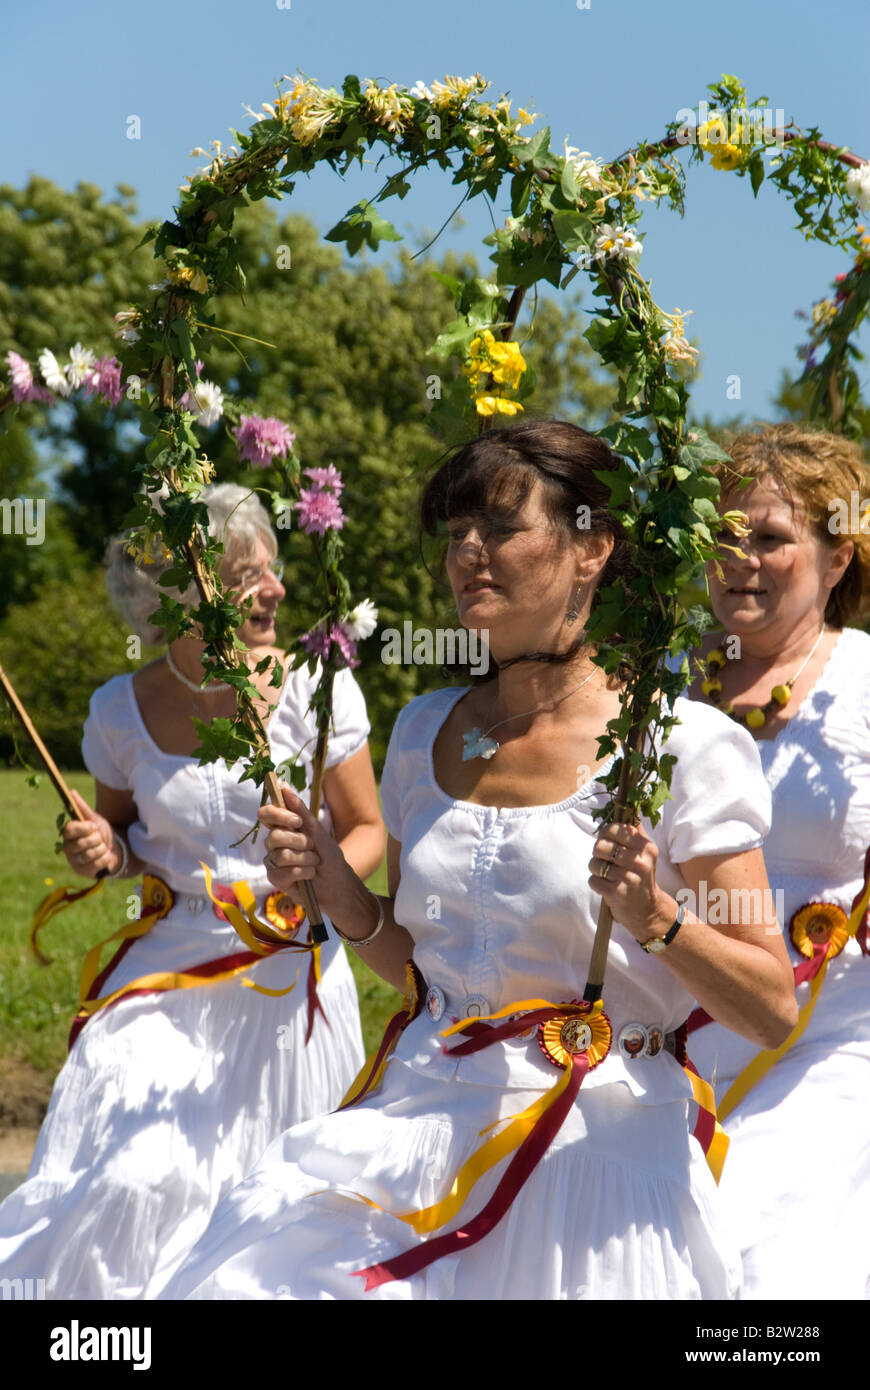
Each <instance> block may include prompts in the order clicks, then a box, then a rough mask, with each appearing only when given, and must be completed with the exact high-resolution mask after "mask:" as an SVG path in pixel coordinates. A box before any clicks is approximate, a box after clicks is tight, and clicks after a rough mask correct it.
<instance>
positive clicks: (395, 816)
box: [381, 711, 404, 844]
mask: <svg viewBox="0 0 870 1390" xmlns="http://www.w3.org/2000/svg"><path fill="white" fill-rule="evenodd" d="M403 713H404V711H402V714H403ZM402 714H400V715H399V717H398V719H397V720H396V722H395V724H394V725H393V732H392V733H391V734H390V743H389V747H388V748H387V756H386V759H385V761H384V771H383V774H382V776H381V811H382V814H383V817H384V825H385V826H386V827H387V830H388V831H389V833H390V834H391V835H392V837H393V839H394V840H398V842H399V844H401V843H402V814H401V811H402V798H401V780H400V767H401V762H402V755H401V735H402V722H403V721H402Z"/></svg>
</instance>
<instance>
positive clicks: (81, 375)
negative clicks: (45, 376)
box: [66, 343, 97, 387]
mask: <svg viewBox="0 0 870 1390" xmlns="http://www.w3.org/2000/svg"><path fill="white" fill-rule="evenodd" d="M96 360H97V357H96V353H94V352H92V351H91V349H90V348H85V347H82V345H81V343H74V344H73V346H72V347H71V348H70V350H69V366H68V367H67V369H66V375H67V380H68V381H69V384H70V386H72V387H79V386H81V385H82V384H83V383H84V381H85V379H86V377H87V376H88V374H89V373H90V370H91V368H92V367H93V365H94V363H95V362H96Z"/></svg>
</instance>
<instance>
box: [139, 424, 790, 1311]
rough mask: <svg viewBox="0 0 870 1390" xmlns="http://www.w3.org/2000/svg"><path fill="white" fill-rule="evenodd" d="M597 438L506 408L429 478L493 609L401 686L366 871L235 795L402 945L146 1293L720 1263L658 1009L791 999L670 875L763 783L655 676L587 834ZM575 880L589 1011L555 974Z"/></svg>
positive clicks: (362, 947) (569, 1277)
mask: <svg viewBox="0 0 870 1390" xmlns="http://www.w3.org/2000/svg"><path fill="white" fill-rule="evenodd" d="M613 466H614V460H613V457H612V455H611V454H610V452H609V449H608V447H607V445H606V444H604V443H603V442H602V441H600V440H598V439H596V438H594V437H593V436H592V435H590V434H587V433H586V432H585V431H584V430H581V429H578V428H577V427H576V426H573V425H567V424H559V423H555V422H539V423H528V424H523V425H521V426H518V427H512V428H508V429H505V430H500V431H495V432H492V433H490V434H487V435H484V436H483V437H482V438H480V439H478V440H475V441H474V442H472V443H471V444H469V445H467V446H466V447H465V448H463V449H461V450H460V451H459V452H458V453H457V454H456V455H455V456H454V457H453V458H451V459H450V460H449V461H448V462H447V463H445V464H444V465H443V466H442V468H441V469H440V470H439V472H438V473H437V474H436V476H435V477H434V478H433V480H432V481H431V482H430V484H429V486H428V487H427V489H426V492H425V495H424V498H423V524H424V526H425V528H426V529H427V531H428V532H429V533H430V534H432V533H434V532H435V531H436V530H440V529H442V528H443V527H445V526H446V530H447V555H446V567H447V573H448V575H449V578H450V582H451V585H452V588H453V593H454V595H455V598H456V604H457V608H458V612H459V618H460V621H461V622H462V623H463V624H464V625H465V626H466V627H468V628H474V629H478V630H482V629H485V630H487V631H488V633H489V644H490V652H491V655H492V657H493V658H494V660H495V663H496V666H497V676H496V679H494V680H491V681H487V682H485V683H482V684H479V685H478V686H476V687H474V688H472V689H470V690H464V689H457V688H453V689H446V690H439V691H436V692H434V693H433V694H430V695H424V696H422V697H420V698H419V699H416V700H414V701H412V702H411V704H410V705H408V706H407V708H406V709H404V710H403V711H402V713H401V715H400V716H399V719H398V721H397V723H396V727H395V729H394V731H393V736H392V740H391V743H390V749H389V753H388V756H387V763H386V767H385V770H384V777H383V782H382V787H381V791H382V799H383V807H384V816H385V820H386V822H387V827H388V830H389V832H390V845H389V852H388V863H389V875H390V879H389V882H390V895H389V897H387V898H382V899H380V900H379V901H375V900H373V899H372V896H371V894H369V893H367V891H366V890H365V888H364V887H363V885H362V884H361V883H360V881H359V879H358V878H357V877H356V876H355V875H354V874H353V873H352V872H351V870H350V869H349V868H348V866H347V865H346V864H345V862H344V861H343V858H342V856H341V854H340V853H338V852H337V851H336V849H335V848H334V847H333V845H331V844H330V843H329V842H328V841H327V839H326V837H324V836H323V835H322V834H321V832H320V831H319V829H318V828H317V826H316V825H315V824H314V823H313V821H312V820H311V818H310V816H309V815H308V814H307V812H306V810H305V808H304V807H303V806H302V804H301V803H300V802H299V800H298V799H297V798H296V797H294V796H293V795H292V793H291V792H290V791H289V790H287V791H285V802H286V809H283V810H282V809H281V808H277V807H273V808H271V809H265V810H263V811H262V812H261V820H262V821H263V823H264V824H265V825H267V826H268V827H269V836H268V839H267V842H266V843H267V845H268V848H269V852H270V861H271V864H272V865H273V866H274V867H273V868H271V869H270V878H271V880H272V882H273V883H274V884H275V885H276V886H281V887H282V888H283V889H284V890H285V891H288V892H292V891H293V886H294V885H295V884H296V883H297V881H298V880H299V879H300V878H310V879H312V880H313V881H314V883H315V886H316V888H317V890H318V892H319V893H321V895H322V900H323V902H324V905H325V906H327V907H328V909H329V911H330V914H331V916H332V919H333V921H334V922H335V924H336V928H337V930H339V931H340V932H341V934H342V935H343V936H344V937H345V939H346V940H348V941H349V942H350V943H351V944H352V945H354V946H355V947H356V948H357V949H358V950H359V952H360V955H361V956H362V958H363V959H364V960H365V961H366V962H367V963H368V964H369V965H370V966H371V967H372V968H373V969H375V970H376V971H378V972H379V973H380V974H381V975H382V976H383V977H384V978H385V979H388V980H390V981H392V982H393V983H395V984H397V985H400V986H402V985H403V984H404V982H405V980H406V962H407V961H408V960H409V958H410V957H413V967H412V969H411V984H412V987H413V988H412V990H411V993H410V996H409V1005H408V1008H407V1010H406V1012H405V1016H404V1019H399V1017H398V1016H397V1019H396V1021H395V1022H394V1024H393V1025H392V1026H391V1028H390V1029H388V1033H387V1037H386V1038H385V1044H384V1046H383V1047H382V1049H381V1052H380V1054H379V1055H378V1057H377V1059H375V1061H374V1062H373V1064H372V1066H371V1067H369V1064H367V1067H366V1068H364V1070H363V1072H362V1073H361V1075H360V1077H359V1078H358V1081H357V1083H356V1085H355V1086H354V1088H353V1089H352V1091H351V1094H350V1096H349V1097H348V1098H347V1100H346V1102H345V1104H344V1106H343V1107H342V1108H341V1109H340V1110H339V1111H338V1112H337V1113H335V1114H333V1115H330V1116H327V1117H325V1118H323V1119H321V1120H318V1121H312V1122H311V1123H309V1124H305V1125H300V1126H297V1127H296V1128H295V1129H292V1130H289V1131H288V1132H287V1133H286V1134H284V1135H283V1136H282V1137H281V1138H280V1139H279V1140H277V1141H276V1142H275V1143H274V1144H273V1145H272V1146H271V1148H270V1149H269V1150H268V1152H267V1153H266V1154H265V1155H264V1158H263V1161H262V1163H261V1164H260V1165H259V1167H258V1169H257V1171H256V1172H255V1173H254V1174H252V1175H251V1177H250V1178H249V1179H248V1180H247V1181H246V1182H244V1183H242V1184H241V1185H240V1186H239V1187H238V1188H237V1189H236V1191H235V1192H234V1193H233V1194H231V1196H230V1197H229V1198H228V1199H227V1200H226V1201H225V1202H224V1203H222V1205H221V1206H220V1207H219V1208H218V1210H217V1211H216V1213H215V1215H214V1217H213V1220H212V1223H211V1225H210V1227H209V1230H208V1231H207V1233H206V1235H205V1236H204V1237H203V1238H202V1240H201V1241H200V1243H199V1244H198V1245H197V1247H196V1248H195V1249H194V1250H193V1251H192V1253H191V1255H190V1256H189V1258H188V1260H187V1261H186V1263H185V1265H184V1266H183V1267H182V1269H181V1270H180V1272H179V1274H178V1275H177V1276H176V1278H175V1279H174V1280H172V1281H171V1283H170V1284H169V1285H168V1287H167V1288H166V1289H165V1290H164V1295H163V1296H165V1297H180V1296H184V1295H188V1294H192V1295H193V1296H196V1297H202V1298H240V1297H242V1298H268V1297H273V1298H274V1297H276V1296H286V1297H291V1298H340V1299H347V1298H355V1297H366V1296H368V1297H383V1298H387V1299H391V1298H392V1299H408V1298H438V1299H449V1298H454V1299H477V1298H490V1299H493V1298H494V1299H498V1298H522V1299H556V1298H571V1299H576V1298H584V1297H586V1298H608V1297H624V1298H638V1299H639V1298H661V1299H663V1298H698V1297H706V1298H720V1297H727V1296H729V1295H730V1294H733V1293H734V1291H735V1289H736V1286H737V1279H738V1272H737V1268H736V1266H735V1264H734V1262H733V1261H732V1260H731V1258H730V1255H729V1242H728V1240H727V1238H726V1236H725V1233H724V1232H723V1231H721V1230H720V1229H719V1227H718V1224H717V1219H716V1215H715V1188H714V1184H713V1179H712V1176H711V1174H710V1172H709V1171H708V1169H707V1167H706V1165H705V1163H704V1158H703V1154H702V1151H701V1148H700V1146H699V1144H698V1143H697V1142H696V1141H695V1140H694V1138H692V1137H691V1136H690V1134H689V1131H688V1128H687V1109H688V1106H689V1103H690V1100H691V1096H692V1094H693V1091H692V1086H691V1082H690V1078H689V1076H688V1074H687V1072H686V1071H685V1070H684V1068H683V1067H682V1066H681V1065H680V1064H679V1062H678V1061H677V1059H676V1057H675V1055H674V1053H675V1052H678V1051H679V1047H678V1043H677V1042H676V1040H675V1037H674V1034H675V1033H676V1031H677V1030H678V1029H679V1026H680V1025H681V1024H682V1023H683V1021H684V1019H685V1018H686V1016H687V1014H688V1012H689V1008H690V1005H691V998H692V994H693V993H695V994H697V995H698V997H699V998H701V999H702V1000H703V1001H704V1003H705V1006H706V1007H707V1008H708V1009H710V1011H711V1012H713V1013H714V1014H715V1015H716V1016H717V1017H719V1018H721V1019H722V1020H723V1021H724V1022H726V1023H727V1024H728V1025H729V1026H731V1027H734V1028H738V1029H740V1030H741V1031H743V1032H745V1033H746V1034H747V1035H748V1036H750V1037H751V1038H753V1039H754V1040H755V1041H756V1042H758V1043H760V1044H761V1045H768V1044H775V1043H777V1042H779V1041H780V1040H781V1039H782V1038H783V1037H784V1036H785V1035H786V1034H787V1032H788V1031H789V1029H790V1027H791V1026H792V1024H793V1022H794V1015H793V1009H794V1005H793V1000H792V999H791V991H790V979H789V972H788V969H787V964H786V960H785V952H784V948H783V946H782V942H781V941H780V940H778V939H775V938H774V937H773V936H770V937H768V936H765V935H764V934H761V935H760V936H758V935H757V934H756V933H754V932H752V931H750V930H749V929H746V928H743V927H741V926H740V925H729V926H725V927H722V928H719V929H712V928H709V927H707V926H706V925H705V924H704V923H703V922H702V921H699V920H698V919H697V918H696V917H694V916H693V915H692V914H690V913H686V914H685V916H684V917H682V919H681V914H679V913H678V911H677V903H676V902H675V899H674V893H675V892H676V890H677V889H678V888H680V887H683V886H685V885H686V884H688V885H690V886H692V887H695V888H697V886H698V882H699V880H700V879H701V878H705V879H707V880H709V881H710V882H712V883H715V884H716V885H717V886H721V887H724V888H726V889H729V888H731V887H749V886H752V887H755V886H760V887H762V888H763V887H764V886H765V885H766V878H765V874H764V865H763V861H762V857H761V852H760V845H761V840H762V837H763V835H764V833H765V831H766V829H767V823H768V819H767V804H766V803H767V797H766V792H765V788H764V783H763V779H762V778H761V776H760V771H759V767H758V759H757V754H756V752H755V749H754V747H753V744H752V741H751V739H750V738H749V736H748V735H747V734H746V733H745V731H743V730H739V729H736V728H735V727H734V726H733V725H732V724H730V723H729V721H728V720H726V719H725V718H723V716H722V715H720V714H718V713H717V712H716V711H714V710H707V709H703V708H702V707H701V706H698V705H691V704H689V703H688V702H687V701H680V702H678V712H679V715H680V718H681V720H682V722H681V724H680V726H679V727H678V728H677V729H676V730H675V732H674V733H673V734H672V736H671V740H670V744H669V747H670V748H671V750H672V751H673V752H674V753H675V754H677V755H678V756H679V762H678V764H677V768H676V772H675V775H674V781H673V800H672V801H669V802H668V803H667V805H666V808H665V813H664V815H663V817H662V820H661V821H660V823H659V825H658V826H657V827H656V829H655V830H651V829H650V828H649V827H644V826H638V827H628V826H611V827H609V828H608V829H606V830H604V831H603V832H602V833H600V834H599V829H600V825H599V823H598V822H597V821H596V820H595V819H594V817H593V814H592V813H593V811H594V810H595V809H596V808H597V807H601V806H603V805H604V804H605V802H606V799H607V798H606V793H605V791H604V789H603V788H602V787H601V785H600V784H599V782H598V781H597V775H599V774H600V773H601V772H602V771H603V770H604V767H606V766H608V765H609V763H605V764H604V765H603V766H599V765H598V764H599V762H600V760H599V758H598V756H597V739H598V737H599V735H600V734H601V733H602V731H603V729H604V726H605V724H606V722H607V720H608V719H609V718H611V717H612V716H614V715H615V714H616V713H617V711H618V707H619V694H618V688H617V686H616V685H615V683H614V681H612V680H610V679H609V678H608V677H606V675H605V673H604V672H603V670H602V669H601V668H600V667H598V666H596V665H594V664H593V663H592V661H591V656H592V654H593V653H592V652H591V651H590V649H589V647H588V646H587V645H586V644H585V643H584V639H583V630H584V623H585V622H586V619H587V617H588V614H589V612H590V609H591V606H592V604H593V602H594V599H595V593H596V589H597V588H598V585H599V584H600V582H601V579H602V575H604V574H606V573H607V570H608V567H611V568H612V567H613V566H615V565H619V564H623V563H625V559H626V557H625V555H624V548H625V547H624V542H623V540H622V538H621V536H620V528H619V524H618V522H617V521H616V519H615V518H614V517H612V516H611V515H609V514H608V512H607V509H606V501H605V499H606V496H607V489H606V487H605V485H604V484H603V483H602V482H601V481H600V479H598V478H597V477H596V476H595V472H596V471H599V470H605V471H606V470H608V469H610V468H612V467H613ZM580 508H582V509H583V510H582V511H580V510H578V509H580ZM581 517H582V519H583V520H584V522H586V521H588V523H589V524H588V526H584V527H583V528H578V525H577V522H578V519H579V518H581ZM723 827H724V828H723ZM590 861H591V862H590ZM587 866H588V867H587ZM590 869H591V871H592V872H591V876H590V873H589V870H590ZM600 897H603V898H604V899H605V900H606V901H607V902H608V903H609V904H610V906H611V908H612V909H613V913H614V917H615V926H614V931H613V937H612V943H611V947H610V955H609V962H608V975H607V984H606V986H605V991H604V1009H605V1012H606V1015H607V1018H605V1017H604V1016H602V1015H600V1014H597V1013H596V1012H595V1011H592V1012H591V1013H590V1012H588V1011H584V1010H583V1009H582V1008H579V1007H578V1005H577V1002H576V1001H578V1000H580V998H581V994H582V990H583V987H584V981H585V979H586V977H587V970H588V966H589V958H590V951H591V946H592V939H593V935H594V924H595V920H596V917H597V914H598V906H599V899H600ZM494 1015H495V1016H496V1017H495V1018H493V1016H494ZM408 1020H410V1021H408ZM401 1022H405V1023H406V1024H407V1026H405V1028H404V1031H403V1032H401V1035H400V1036H399V1037H398V1041H397V1042H396V1038H397V1034H398V1029H399V1025H400V1023H401ZM536 1024H539V1025H540V1026H539V1027H536V1026H535V1025H536ZM451 1026H452V1027H453V1031H452V1032H448V1033H447V1036H445V1030H450V1029H451ZM608 1029H610V1030H611V1032H612V1047H611V1049H610V1052H609V1054H606V1042H607V1033H608ZM391 1043H396V1045H395V1048H394V1050H393V1052H392V1055H391V1056H389V1057H388V1060H387V1054H388V1052H389V1045H390V1044H391ZM605 1054H606V1055H605ZM602 1057H603V1060H601V1059H602ZM599 1061H601V1065H600V1066H599V1065H597V1063H598V1062H599ZM593 1068H594V1070H593ZM587 1071H588V1075H585V1074H586V1072H587ZM560 1072H561V1075H560ZM584 1075H585V1080H584V1084H583V1085H582V1087H580V1088H579V1089H577V1087H578V1085H579V1080H582V1079H583V1077H584ZM378 1082H380V1088H379V1089H378ZM554 1083H556V1084H555V1085H554ZM361 1276H362V1277H361ZM367 1290H371V1292H367Z"/></svg>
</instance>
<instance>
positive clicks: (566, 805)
mask: <svg viewBox="0 0 870 1390" xmlns="http://www.w3.org/2000/svg"><path fill="white" fill-rule="evenodd" d="M473 689H474V687H473V686H470V685H461V686H458V687H456V688H455V689H454V688H452V687H451V686H445V687H443V688H442V689H441V690H438V691H435V692H433V693H434V694H436V695H438V696H443V695H448V696H453V697H455V698H453V699H452V700H451V701H450V703H449V704H448V706H447V709H446V711H445V713H444V715H443V717H442V718H441V719H440V720H439V722H438V726H437V728H435V729H434V730H432V731H431V733H430V735H429V736H427V740H426V770H427V773H428V776H429V781H430V782H431V784H432V787H433V788H434V790H435V792H436V794H437V795H438V796H439V797H440V798H441V800H442V801H446V802H447V804H448V805H450V806H459V807H462V808H463V809H464V810H468V811H473V812H475V814H477V813H479V812H484V813H485V812H488V811H494V812H495V813H496V817H497V818H505V819H512V818H514V817H520V816H533V815H542V816H543V815H555V814H556V812H558V811H566V810H569V809H570V808H571V807H573V806H574V804H575V803H576V802H579V801H585V800H586V799H587V798H588V797H589V796H590V795H591V794H592V788H593V786H594V785H595V783H596V782H598V781H600V779H601V778H602V777H603V776H604V775H605V774H606V773H607V772H609V770H610V768H611V767H612V766H613V763H614V761H615V759H616V756H617V755H616V753H611V754H610V756H609V757H608V758H607V759H606V760H605V761H604V762H603V763H602V764H601V766H600V767H599V768H597V769H596V771H595V773H594V774H593V775H592V776H591V777H590V778H588V780H587V781H585V782H584V783H583V785H582V787H578V789H577V791H575V792H572V794H571V796H569V797H566V798H565V800H564V801H555V802H545V803H536V804H535V805H532V806H494V805H491V804H489V803H487V802H483V801H464V800H463V799H462V798H461V797H458V796H451V795H450V793H449V792H447V791H445V790H444V788H443V787H442V786H441V784H440V782H439V781H438V778H437V777H436V776H435V758H434V751H435V740H436V739H437V737H438V735H439V734H440V732H441V730H442V728H443V727H444V725H445V724H446V722H447V719H448V717H449V715H450V713H451V711H452V710H454V709H455V708H456V706H457V705H458V704H459V701H460V699H462V698H463V696H465V695H468V694H469V693H470V692H471V691H472V690H473ZM435 713H436V714H438V713H440V705H436V706H435Z"/></svg>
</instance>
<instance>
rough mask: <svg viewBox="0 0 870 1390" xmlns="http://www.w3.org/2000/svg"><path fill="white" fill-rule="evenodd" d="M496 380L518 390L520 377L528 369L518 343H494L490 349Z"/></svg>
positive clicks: (494, 378) (493, 374) (493, 373)
mask: <svg viewBox="0 0 870 1390" xmlns="http://www.w3.org/2000/svg"><path fill="white" fill-rule="evenodd" d="M489 356H490V360H491V361H492V362H493V363H494V364H495V365H494V366H493V368H492V376H493V380H494V381H498V382H500V383H501V384H502V385H505V386H510V387H511V388H512V389H513V390H516V388H517V386H519V383H520V377H521V376H522V375H523V372H524V371H525V370H526V363H525V359H524V357H523V355H522V353H521V352H520V350H519V347H518V346H517V344H516V343H493V345H492V347H491V348H490V350H489Z"/></svg>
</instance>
